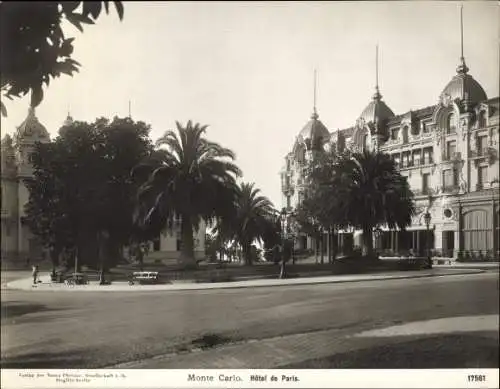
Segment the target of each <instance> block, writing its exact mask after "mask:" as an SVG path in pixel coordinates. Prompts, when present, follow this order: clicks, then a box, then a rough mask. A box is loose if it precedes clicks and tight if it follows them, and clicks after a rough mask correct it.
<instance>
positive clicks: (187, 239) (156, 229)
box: [136, 121, 241, 267]
mask: <svg viewBox="0 0 500 389" xmlns="http://www.w3.org/2000/svg"><path fill="white" fill-rule="evenodd" d="M176 124H177V132H174V131H167V132H166V133H165V134H164V135H163V136H162V137H161V138H160V139H159V140H158V141H157V146H158V147H159V148H161V150H162V152H163V154H162V156H161V158H160V159H159V160H158V163H157V166H140V167H138V168H137V169H144V168H145V170H147V169H148V168H149V170H150V174H149V178H148V180H147V181H146V182H145V183H144V184H143V185H142V186H141V188H140V190H139V193H138V203H137V212H136V221H137V223H138V225H139V226H141V228H142V229H143V230H145V231H147V232H149V233H150V234H159V233H160V231H162V230H163V229H165V228H170V227H171V226H172V225H173V223H174V221H175V220H176V219H177V220H179V219H180V223H181V241H182V247H181V262H183V263H184V265H185V266H186V267H192V266H196V261H195V257H194V241H193V230H196V229H197V228H198V226H199V225H200V222H201V220H205V221H206V222H212V221H214V220H224V219H227V220H229V219H231V218H232V217H234V209H235V207H234V204H235V201H236V196H237V185H236V177H238V176H239V175H240V174H241V171H240V169H239V168H238V167H237V166H236V165H235V164H234V163H233V160H234V159H235V155H234V153H233V152H232V151H231V150H229V149H227V148H224V147H222V146H221V145H219V144H218V143H215V142H212V141H209V140H208V139H206V138H205V137H204V136H203V135H204V134H205V131H206V128H207V126H202V125H200V124H198V123H196V124H193V123H192V122H191V121H188V123H187V124H186V126H185V127H183V126H182V125H181V124H180V123H179V122H177V123H176Z"/></svg>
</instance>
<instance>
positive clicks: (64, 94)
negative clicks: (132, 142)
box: [1, 1, 500, 208]
mask: <svg viewBox="0 0 500 389" xmlns="http://www.w3.org/2000/svg"><path fill="white" fill-rule="evenodd" d="M460 4H461V3H459V2H452V1H444V2H439V1H436V2H425V1H415V2H412V1H401V2H396V1H395V2H274V3H273V2H210V3H201V2H196V3H194V2H193V3H191V2H125V15H124V19H123V21H121V22H120V21H119V18H118V16H117V14H116V12H115V11H114V8H113V7H112V6H111V7H110V8H112V9H111V10H110V14H109V15H106V14H104V13H103V14H102V15H101V17H100V18H99V20H98V21H97V22H96V24H95V25H92V26H88V25H86V26H85V27H84V33H83V34H82V33H80V32H79V31H78V30H77V29H76V28H74V27H73V26H71V25H69V24H64V31H65V34H66V36H67V37H75V38H76V39H75V41H74V46H75V51H74V54H73V58H74V59H76V60H77V61H79V62H80V63H81V64H82V68H81V70H80V72H79V73H77V74H76V75H75V76H74V77H69V76H63V77H61V78H59V79H56V80H54V81H52V82H51V84H50V87H49V88H48V89H47V90H46V91H45V98H44V101H43V102H42V104H41V105H40V106H39V107H37V109H36V114H37V117H38V119H39V120H40V122H41V123H43V124H44V125H45V126H46V128H47V129H48V131H49V133H50V134H51V136H53V137H55V136H56V135H57V132H58V130H59V128H60V127H61V125H62V123H63V121H64V119H65V118H66V115H67V112H68V110H69V111H70V112H71V115H72V117H73V118H74V119H75V120H84V121H93V120H94V119H95V118H97V117H101V116H105V117H109V118H112V117H114V116H115V115H116V116H120V117H125V116H127V115H128V111H129V100H130V102H131V114H132V118H133V119H134V120H142V121H144V122H146V123H148V124H150V125H151V126H152V132H151V137H152V138H153V139H154V140H156V139H157V138H159V137H160V136H161V135H162V134H163V133H164V132H165V131H167V130H171V129H174V128H175V122H176V121H179V122H181V123H182V124H185V123H186V122H187V121H188V120H192V121H193V122H195V123H196V122H197V123H200V124H206V125H208V126H209V127H208V129H207V132H206V137H207V138H208V139H210V140H213V141H216V142H218V143H220V144H222V145H223V146H225V147H228V148H230V149H232V150H233V151H234V152H235V153H236V162H237V164H238V166H240V168H241V169H242V171H243V178H242V180H244V181H246V182H255V185H256V186H257V187H258V188H260V189H261V190H262V193H263V194H264V195H266V196H267V197H269V198H270V200H271V201H273V203H274V205H275V206H276V207H277V208H280V207H281V206H282V204H281V193H280V190H281V189H280V177H279V171H280V169H281V168H282V165H283V163H284V157H285V155H286V154H287V153H288V152H289V151H290V150H291V148H292V146H293V143H294V140H295V137H296V136H297V135H298V133H299V132H300V130H301V129H302V127H303V126H304V125H305V124H306V123H307V121H308V120H309V118H310V116H311V113H312V110H313V90H314V81H313V80H314V69H317V74H318V75H317V104H316V105H317V110H318V113H319V116H320V120H321V121H322V122H323V123H324V124H325V125H326V126H327V128H328V129H329V130H330V131H333V130H335V129H337V128H345V127H349V126H352V125H353V124H354V123H355V121H356V118H357V117H358V116H359V115H360V114H361V112H362V111H363V109H364V107H365V106H366V105H367V104H368V103H369V102H370V99H371V96H372V95H373V93H374V87H375V47H376V45H377V44H378V45H379V85H380V91H381V93H382V95H383V98H384V100H385V102H386V103H387V104H388V105H389V107H390V108H391V109H392V110H393V111H394V112H395V113H396V114H401V113H405V112H407V111H409V110H410V109H413V110H415V109H419V108H423V107H426V106H429V105H433V104H435V103H437V101H438V97H439V94H440V93H441V91H442V89H443V88H444V87H445V85H446V84H447V83H448V82H449V81H450V80H451V78H452V77H453V75H454V74H455V69H456V67H457V65H458V64H459V57H460ZM499 10H500V7H499V3H498V2H495V1H472V2H464V3H463V14H464V54H465V60H466V63H467V65H468V66H469V68H470V74H471V75H472V76H473V77H474V78H475V79H476V80H477V81H479V83H480V84H481V85H482V86H483V88H484V90H485V91H486V94H487V96H488V97H489V98H491V97H496V96H498V95H499V91H498V88H499V32H500V26H499V20H500V14H499ZM4 102H5V103H6V105H7V109H8V117H7V118H2V119H1V129H2V136H3V135H4V134H6V133H9V134H12V133H13V132H14V131H15V129H16V126H18V125H19V124H21V122H22V121H23V120H24V118H25V117H26V115H27V110H28V105H29V97H25V98H22V99H17V100H14V101H10V100H4Z"/></svg>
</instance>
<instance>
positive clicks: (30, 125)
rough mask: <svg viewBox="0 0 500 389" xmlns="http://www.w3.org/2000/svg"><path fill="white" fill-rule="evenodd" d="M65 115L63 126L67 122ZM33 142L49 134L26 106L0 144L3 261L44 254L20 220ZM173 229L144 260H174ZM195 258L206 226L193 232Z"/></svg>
mask: <svg viewBox="0 0 500 389" xmlns="http://www.w3.org/2000/svg"><path fill="white" fill-rule="evenodd" d="M71 121H72V118H71V117H70V116H69V115H68V118H67V119H66V121H65V122H64V125H67V124H70V123H71ZM36 142H41V143H48V142H50V135H49V133H48V131H47V129H46V128H45V126H44V125H43V124H41V123H40V122H39V120H38V118H37V117H36V115H35V110H34V109H29V111H28V116H27V117H26V119H25V120H24V121H23V122H22V123H21V125H20V126H19V127H17V130H16V132H15V133H14V136H13V137H11V136H9V135H5V137H4V138H3V139H2V143H1V169H2V170H1V179H2V182H1V188H2V197H1V202H2V213H1V227H2V229H1V233H2V235H1V239H2V240H1V242H2V243H1V259H2V262H9V263H15V262H18V263H20V264H25V263H26V262H27V259H28V258H30V260H31V261H32V262H33V261H34V262H36V261H39V260H41V259H42V258H43V257H44V249H43V245H42V244H41V242H40V241H39V240H38V239H37V237H36V236H34V235H33V234H32V233H31V231H30V230H29V228H28V227H27V226H25V225H23V223H22V222H21V220H22V217H23V216H24V206H25V204H26V203H27V202H28V200H29V193H28V189H27V188H26V186H25V184H24V180H25V179H26V178H29V177H31V176H32V174H33V168H32V165H31V161H30V156H31V153H32V152H33V148H34V146H35V143H36ZM176 225H177V227H176V228H174V230H173V231H172V232H168V231H163V232H162V233H161V234H160V236H158V238H157V239H155V240H154V241H153V242H151V243H150V246H151V247H150V252H149V255H148V256H147V258H145V261H161V262H175V261H177V259H178V257H179V255H180V245H181V238H180V223H176ZM194 240H195V256H196V259H203V258H204V257H205V225H204V224H201V225H200V228H199V229H198V231H197V232H195V235H194Z"/></svg>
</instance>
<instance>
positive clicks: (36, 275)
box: [32, 265, 38, 285]
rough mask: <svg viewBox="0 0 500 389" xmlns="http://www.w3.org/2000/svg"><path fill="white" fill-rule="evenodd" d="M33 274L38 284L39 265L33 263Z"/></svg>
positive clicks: (34, 281) (34, 280)
mask: <svg viewBox="0 0 500 389" xmlns="http://www.w3.org/2000/svg"><path fill="white" fill-rule="evenodd" d="M32 276H33V284H34V285H36V283H37V280H38V265H33V271H32Z"/></svg>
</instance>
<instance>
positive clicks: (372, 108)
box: [358, 45, 394, 124]
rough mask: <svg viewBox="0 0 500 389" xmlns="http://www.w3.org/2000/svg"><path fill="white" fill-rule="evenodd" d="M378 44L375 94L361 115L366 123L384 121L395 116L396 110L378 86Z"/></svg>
mask: <svg viewBox="0 0 500 389" xmlns="http://www.w3.org/2000/svg"><path fill="white" fill-rule="evenodd" d="M378 85H379V84H378V45H376V49H375V94H374V95H373V98H372V101H370V103H369V104H368V105H367V106H366V108H365V109H364V110H363V112H361V115H360V116H359V119H358V120H360V121H363V122H364V123H366V124H368V123H376V124H378V123H383V122H385V121H386V120H387V119H389V118H392V117H393V116H394V112H392V110H391V109H390V108H389V107H388V106H387V104H386V103H385V102H383V101H382V95H381V94H380V91H379V87H378Z"/></svg>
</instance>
